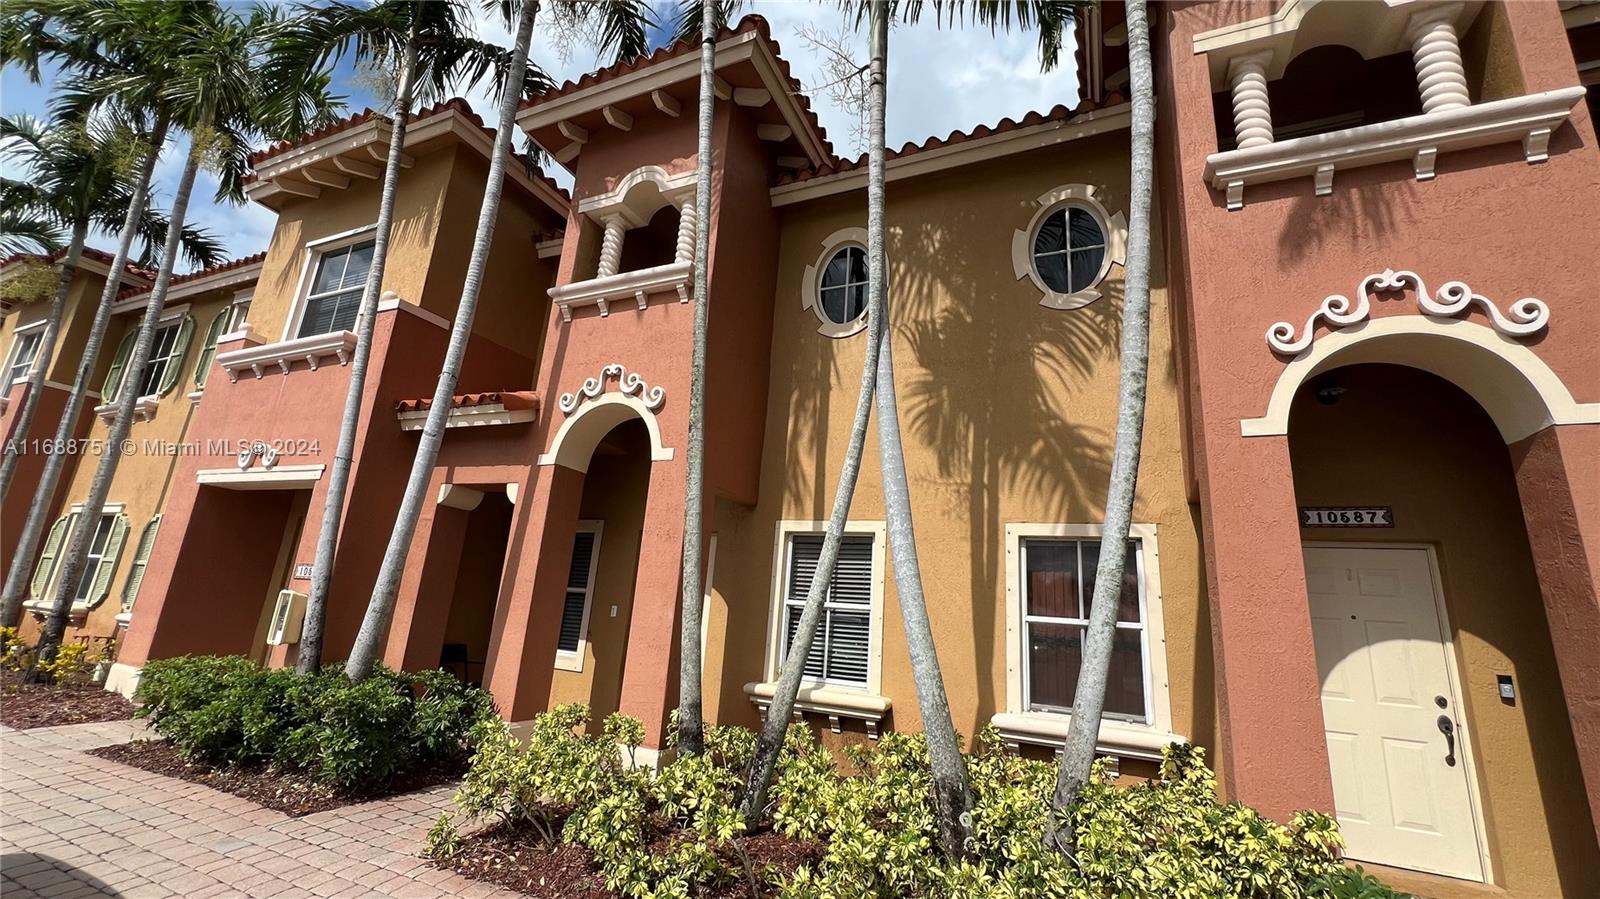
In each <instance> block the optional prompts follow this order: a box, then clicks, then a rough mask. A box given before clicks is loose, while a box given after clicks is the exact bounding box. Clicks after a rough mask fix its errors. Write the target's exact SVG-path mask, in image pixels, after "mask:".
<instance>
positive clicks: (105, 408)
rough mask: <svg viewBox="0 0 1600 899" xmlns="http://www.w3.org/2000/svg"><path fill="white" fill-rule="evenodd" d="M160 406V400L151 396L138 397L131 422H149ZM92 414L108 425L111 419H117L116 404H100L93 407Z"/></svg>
mask: <svg viewBox="0 0 1600 899" xmlns="http://www.w3.org/2000/svg"><path fill="white" fill-rule="evenodd" d="M160 404H161V398H160V397H158V396H155V395H153V394H152V395H151V396H141V397H139V399H138V401H137V402H135V403H134V404H133V420H134V421H149V420H150V419H152V418H155V417H156V409H157V407H159V406H160ZM94 414H95V415H98V416H100V419H101V420H102V421H104V422H107V423H110V421H111V420H112V419H113V418H116V417H117V404H116V403H102V404H100V405H98V406H95V407H94Z"/></svg>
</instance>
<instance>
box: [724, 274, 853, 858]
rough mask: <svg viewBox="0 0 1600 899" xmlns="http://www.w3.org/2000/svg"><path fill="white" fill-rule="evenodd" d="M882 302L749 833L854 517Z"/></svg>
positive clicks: (775, 699) (768, 727)
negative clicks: (849, 522) (853, 502)
mask: <svg viewBox="0 0 1600 899" xmlns="http://www.w3.org/2000/svg"><path fill="white" fill-rule="evenodd" d="M882 302H883V292H882V291H877V292H872V291H869V292H868V297H867V304H868V305H867V313H866V314H867V321H868V327H867V351H866V359H865V360H864V361H863V362H862V365H861V390H860V392H859V393H858V394H857V395H856V415H855V419H854V421H852V423H851V425H850V442H849V443H847V444H846V445H845V451H844V465H843V467H842V468H841V469H840V471H839V486H838V488H837V489H836V490H835V492H834V494H833V511H832V512H831V513H830V514H829V516H828V526H827V529H826V530H824V531H823V534H822V556H821V558H819V559H818V560H817V570H816V573H815V574H813V575H812V579H811V589H810V590H808V591H807V592H806V604H805V606H804V608H802V609H801V612H800V623H799V625H798V626H797V627H796V628H795V634H794V640H793V642H791V643H790V644H789V648H788V656H787V657H786V659H785V661H784V664H783V673H782V674H781V675H779V677H778V684H777V686H776V688H775V689H774V690H773V692H772V702H771V704H769V705H768V706H767V719H766V721H764V722H763V723H762V725H761V734H760V735H759V736H758V737H757V738H756V750H755V754H754V755H752V756H751V757H750V774H749V777H748V778H747V782H746V784H745V793H744V798H743V800H741V802H740V805H739V814H740V816H741V817H743V818H744V828H745V832H746V833H754V832H755V830H756V829H757V828H758V827H760V825H761V821H762V819H763V818H764V817H765V813H766V805H767V790H768V789H769V788H770V787H771V786H772V773H773V771H774V769H775V768H776V767H777V764H778V754H779V753H780V752H781V751H782V750H783V737H784V734H785V733H786V732H787V731H788V729H789V716H790V715H792V714H794V703H795V698H796V697H797V696H799V694H800V680H801V678H802V677H804V675H805V667H806V657H807V656H809V655H810V654H811V644H812V641H813V640H815V639H816V636H817V627H818V625H819V624H820V623H821V622H822V611H823V609H822V607H823V603H824V602H826V601H827V596H828V585H829V584H830V583H831V582H832V581H833V572H834V569H836V568H837V567H838V563H839V546H840V544H841V543H842V542H843V541H844V526H845V522H846V521H847V520H849V518H850V503H851V500H853V499H854V498H855V492H856V478H857V476H858V475H859V474H860V472H861V457H862V455H863V454H864V450H865V448H866V444H867V426H868V425H869V424H870V423H871V420H872V393H873V387H874V386H875V385H876V383H877V372H878V354H879V347H880V346H881V345H882V343H883V330H882V329H881V328H878V327H877V326H876V325H874V324H872V323H873V322H876V321H877V320H878V317H879V316H880V315H881V314H882V306H881V304H882ZM874 304H878V305H874Z"/></svg>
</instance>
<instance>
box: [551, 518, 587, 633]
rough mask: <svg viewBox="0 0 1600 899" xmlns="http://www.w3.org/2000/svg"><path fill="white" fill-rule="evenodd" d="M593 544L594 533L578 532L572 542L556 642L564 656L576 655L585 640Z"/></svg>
mask: <svg viewBox="0 0 1600 899" xmlns="http://www.w3.org/2000/svg"><path fill="white" fill-rule="evenodd" d="M594 543H595V533H594V532H593V531H579V532H578V533H577V535H576V536H575V537H574V538H573V541H572V567H571V568H569V569H568V570H567V595H566V602H565V603H564V604H563V605H562V607H561V633H560V635H559V636H558V637H557V639H556V648H557V649H559V650H561V651H562V652H577V651H578V643H579V642H581V641H582V639H583V609H584V606H586V605H588V602H589V571H590V569H591V568H593V567H594V549H595V546H594Z"/></svg>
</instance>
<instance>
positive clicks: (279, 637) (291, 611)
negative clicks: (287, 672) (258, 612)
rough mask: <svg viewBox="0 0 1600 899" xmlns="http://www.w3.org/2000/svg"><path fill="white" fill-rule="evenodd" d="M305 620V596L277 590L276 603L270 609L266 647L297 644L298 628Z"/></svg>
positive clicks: (290, 591) (291, 591)
mask: <svg viewBox="0 0 1600 899" xmlns="http://www.w3.org/2000/svg"><path fill="white" fill-rule="evenodd" d="M305 618H306V595H305V594H304V593H296V592H295V591H293V590H279V591H278V602H277V604H276V605H275V606H273V607H272V624H271V626H270V627H268V628H267V645H268V646H287V645H289V644H292V643H299V642H300V626H301V625H302V624H303V623H304V622H305Z"/></svg>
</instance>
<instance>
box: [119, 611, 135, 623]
mask: <svg viewBox="0 0 1600 899" xmlns="http://www.w3.org/2000/svg"><path fill="white" fill-rule="evenodd" d="M132 620H133V610H132V609H130V610H128V611H126V612H118V613H117V618H116V621H117V627H127V626H128V622H130V621H132Z"/></svg>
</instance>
